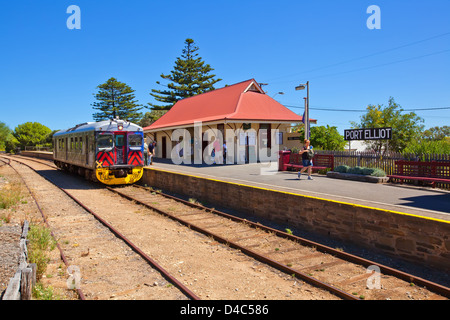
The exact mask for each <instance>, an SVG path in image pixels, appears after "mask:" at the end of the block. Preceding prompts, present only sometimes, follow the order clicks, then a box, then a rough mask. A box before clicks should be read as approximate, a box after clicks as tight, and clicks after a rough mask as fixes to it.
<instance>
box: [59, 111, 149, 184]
mask: <svg viewBox="0 0 450 320" xmlns="http://www.w3.org/2000/svg"><path fill="white" fill-rule="evenodd" d="M53 161H54V163H55V165H56V166H57V167H58V168H60V169H63V170H67V171H70V172H73V173H78V174H79V175H82V176H84V177H85V178H86V179H88V180H93V181H99V182H101V183H103V184H106V185H122V184H133V183H135V182H137V181H139V179H141V177H142V175H143V173H144V130H143V129H142V127H140V126H138V125H136V124H134V123H131V122H129V121H126V120H121V119H118V118H115V119H111V120H104V121H99V122H85V123H81V124H78V125H76V126H74V127H73V128H70V129H67V130H61V131H58V132H56V133H55V134H54V135H53Z"/></svg>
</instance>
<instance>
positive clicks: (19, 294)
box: [2, 220, 36, 300]
mask: <svg viewBox="0 0 450 320" xmlns="http://www.w3.org/2000/svg"><path fill="white" fill-rule="evenodd" d="M28 228H29V222H28V221H27V220H25V222H24V224H23V231H22V235H21V237H20V256H19V267H18V269H17V272H16V273H15V275H14V277H12V278H11V280H10V281H9V284H8V287H7V288H6V290H5V293H4V295H3V298H2V300H31V291H32V288H33V287H34V285H35V284H36V264H35V263H31V264H28V263H27V260H28V250H27V235H28Z"/></svg>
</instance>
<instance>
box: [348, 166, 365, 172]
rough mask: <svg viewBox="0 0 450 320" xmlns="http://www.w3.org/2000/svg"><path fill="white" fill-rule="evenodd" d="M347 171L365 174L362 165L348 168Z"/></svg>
mask: <svg viewBox="0 0 450 320" xmlns="http://www.w3.org/2000/svg"><path fill="white" fill-rule="evenodd" d="M347 173H353V174H363V168H362V167H358V166H356V167H352V168H350V169H348V171H347Z"/></svg>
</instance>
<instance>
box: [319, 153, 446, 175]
mask: <svg viewBox="0 0 450 320" xmlns="http://www.w3.org/2000/svg"><path fill="white" fill-rule="evenodd" d="M316 153H318V154H331V155H333V156H334V167H337V166H340V165H347V166H350V167H356V166H360V167H367V168H380V169H383V170H384V171H385V172H386V174H388V175H389V174H394V172H395V161H397V160H411V161H444V162H450V154H413V153H407V154H405V153H399V152H386V153H381V154H380V153H375V152H369V151H367V152H366V151H350V152H349V151H326V150H316Z"/></svg>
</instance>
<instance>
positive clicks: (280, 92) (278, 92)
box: [272, 91, 284, 99]
mask: <svg viewBox="0 0 450 320" xmlns="http://www.w3.org/2000/svg"><path fill="white" fill-rule="evenodd" d="M277 94H284V92H281V91H280V92H277V93H275V94H274V95H273V96H272V99H273V98H275V96H276V95H277Z"/></svg>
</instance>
